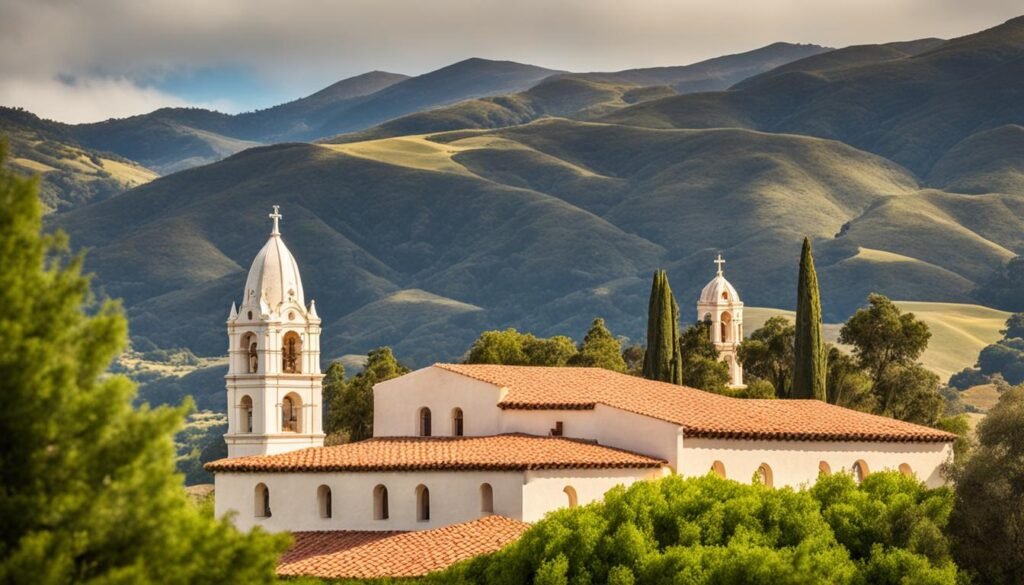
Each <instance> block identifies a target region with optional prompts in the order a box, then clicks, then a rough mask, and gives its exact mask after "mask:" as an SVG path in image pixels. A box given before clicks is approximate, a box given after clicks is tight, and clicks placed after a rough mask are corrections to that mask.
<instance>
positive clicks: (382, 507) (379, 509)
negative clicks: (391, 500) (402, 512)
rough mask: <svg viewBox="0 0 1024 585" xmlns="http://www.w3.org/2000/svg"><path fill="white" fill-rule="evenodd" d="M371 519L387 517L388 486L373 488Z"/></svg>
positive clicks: (384, 518)
mask: <svg viewBox="0 0 1024 585" xmlns="http://www.w3.org/2000/svg"><path fill="white" fill-rule="evenodd" d="M373 519H374V520H387V519H388V488H386V487H384V486H383V485H378V486H377V487H375V488H373Z"/></svg>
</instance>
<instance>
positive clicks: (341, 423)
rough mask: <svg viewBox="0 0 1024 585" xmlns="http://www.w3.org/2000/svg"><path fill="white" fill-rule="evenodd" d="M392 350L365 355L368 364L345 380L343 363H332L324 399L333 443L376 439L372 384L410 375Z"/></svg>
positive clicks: (384, 348) (379, 348) (328, 371)
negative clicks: (374, 433) (374, 436)
mask: <svg viewBox="0 0 1024 585" xmlns="http://www.w3.org/2000/svg"><path fill="white" fill-rule="evenodd" d="M408 373H409V368H407V367H405V366H403V365H402V364H400V363H398V360H397V359H395V354H394V353H392V351H391V348H390V347H378V348H377V349H374V350H370V352H369V353H367V354H366V365H365V366H364V367H363V371H362V372H359V373H358V374H356V375H355V376H353V377H352V379H350V380H345V377H344V374H345V370H344V368H343V367H342V366H341V364H337V365H335V364H331V366H330V367H329V368H327V374H326V375H325V377H324V381H325V384H324V396H325V399H326V400H329V402H327V405H328V409H329V412H328V414H327V425H326V426H325V427H324V432H325V433H327V434H328V435H329V436H330V442H331V443H347V442H349V441H362V440H363V439H369V438H370V437H372V436H373V385H374V384H376V383H378V382H383V381H385V380H390V379H391V378H397V377H398V376H401V375H403V374H408Z"/></svg>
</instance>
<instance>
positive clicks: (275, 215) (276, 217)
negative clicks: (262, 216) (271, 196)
mask: <svg viewBox="0 0 1024 585" xmlns="http://www.w3.org/2000/svg"><path fill="white" fill-rule="evenodd" d="M273 207H274V213H271V214H270V215H269V216H268V217H270V219H272V220H274V231H272V232H270V235H272V236H279V235H281V231H280V230H279V229H278V227H277V221H278V220H279V219H281V218H282V217H284V216H283V215H281V214H280V213H279V210H280V209H281V206H280V205H274V206H273Z"/></svg>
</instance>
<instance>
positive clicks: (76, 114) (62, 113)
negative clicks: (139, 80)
mask: <svg viewBox="0 0 1024 585" xmlns="http://www.w3.org/2000/svg"><path fill="white" fill-rule="evenodd" d="M0 104H2V105H5V106H15V107H21V108H24V109H26V110H28V111H30V112H32V113H34V114H36V115H38V116H39V117H41V118H49V119H51V120H58V121H60V122H67V123H71V124H77V123H82V122H99V121H102V120H106V119H109V118H124V117H127V116H134V115H137V114H145V113H148V112H152V111H153V110H156V109H159V108H164V107H183V106H198V107H204V108H209V109H215V110H220V111H233V110H234V109H235V108H234V107H233V105H232V104H231V103H230V102H227V101H219V102H216V103H201V104H196V103H189V102H187V101H185V100H183V99H181V98H179V97H176V96H173V95H170V94H167V93H164V92H161V91H158V90H156V89H153V88H151V87H141V86H139V85H137V84H136V83H135V82H133V81H132V80H130V79H127V78H124V77H119V78H109V77H92V78H84V79H75V80H74V81H73V82H68V81H64V80H60V79H33V78H21V79H18V78H7V79H0Z"/></svg>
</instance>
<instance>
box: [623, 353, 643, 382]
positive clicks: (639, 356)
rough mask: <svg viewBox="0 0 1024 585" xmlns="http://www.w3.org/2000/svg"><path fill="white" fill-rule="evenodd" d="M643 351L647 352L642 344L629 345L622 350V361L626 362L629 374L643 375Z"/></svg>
mask: <svg viewBox="0 0 1024 585" xmlns="http://www.w3.org/2000/svg"><path fill="white" fill-rule="evenodd" d="M645 353H647V352H646V350H645V349H644V346H642V345H631V346H629V347H627V348H626V349H624V350H622V361H624V362H626V372H627V373H628V374H629V375H631V376H641V375H643V369H644V354H645Z"/></svg>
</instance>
